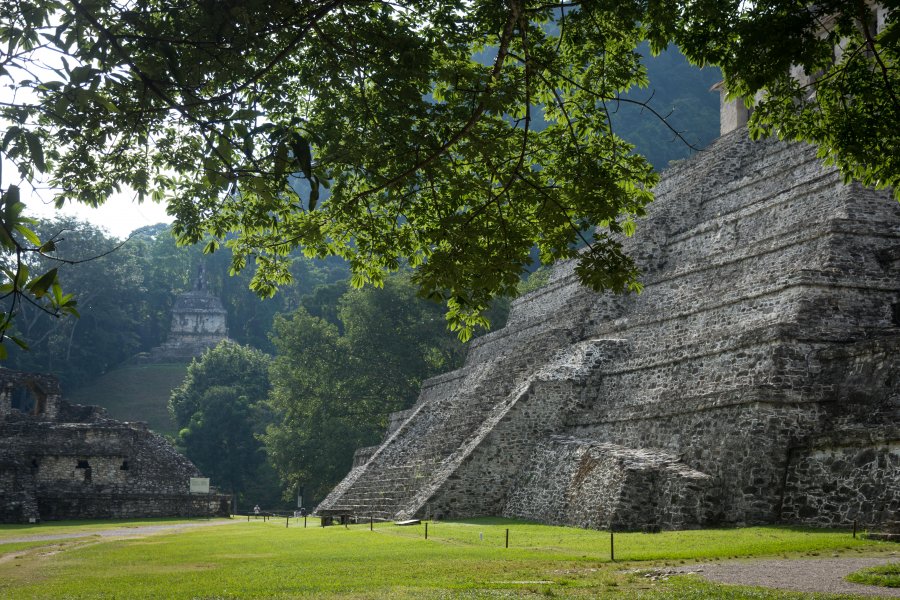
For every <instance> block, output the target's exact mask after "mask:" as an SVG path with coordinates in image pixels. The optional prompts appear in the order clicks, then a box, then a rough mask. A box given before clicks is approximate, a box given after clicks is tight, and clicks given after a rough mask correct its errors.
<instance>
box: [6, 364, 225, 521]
mask: <svg viewBox="0 0 900 600" xmlns="http://www.w3.org/2000/svg"><path fill="white" fill-rule="evenodd" d="M191 477H200V473H199V471H198V470H197V468H196V467H195V466H194V465H193V464H192V463H191V462H190V461H189V460H188V459H186V458H185V457H183V456H181V455H180V454H178V453H177V452H176V451H175V449H174V448H173V447H172V446H171V445H170V444H169V443H168V442H167V441H166V440H165V439H163V438H162V437H160V436H159V435H157V434H155V433H153V432H151V431H149V430H148V429H147V428H146V426H144V425H142V424H139V423H123V422H121V421H115V420H112V419H108V418H106V416H105V411H104V410H103V409H102V408H99V407H96V406H81V405H75V404H69V403H68V402H66V401H65V400H63V399H62V398H61V395H60V389H59V384H58V382H57V381H56V380H55V379H54V378H52V377H49V376H42V375H34V374H27V373H18V372H15V371H9V370H7V369H0V523H21V522H28V521H32V520H34V521H37V520H57V519H83V518H110V517H111V518H137V517H162V516H211V515H224V516H227V515H228V497H227V496H222V495H220V494H218V493H216V492H215V491H213V492H212V493H210V494H202V495H197V494H195V495H192V494H190V493H189V492H190V478H191Z"/></svg>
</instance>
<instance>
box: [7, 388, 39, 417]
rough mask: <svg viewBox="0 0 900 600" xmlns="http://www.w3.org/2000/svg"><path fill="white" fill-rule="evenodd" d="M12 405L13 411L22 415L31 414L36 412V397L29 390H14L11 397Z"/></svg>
mask: <svg viewBox="0 0 900 600" xmlns="http://www.w3.org/2000/svg"><path fill="white" fill-rule="evenodd" d="M10 405H11V406H12V408H13V410H17V411H19V412H22V413H30V412H32V411H33V410H34V396H33V395H32V394H31V390H29V389H28V388H22V387H17V388H13V390H12V394H11V395H10Z"/></svg>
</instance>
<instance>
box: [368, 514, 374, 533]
mask: <svg viewBox="0 0 900 600" xmlns="http://www.w3.org/2000/svg"><path fill="white" fill-rule="evenodd" d="M369 531H375V517H373V516H372V515H369Z"/></svg>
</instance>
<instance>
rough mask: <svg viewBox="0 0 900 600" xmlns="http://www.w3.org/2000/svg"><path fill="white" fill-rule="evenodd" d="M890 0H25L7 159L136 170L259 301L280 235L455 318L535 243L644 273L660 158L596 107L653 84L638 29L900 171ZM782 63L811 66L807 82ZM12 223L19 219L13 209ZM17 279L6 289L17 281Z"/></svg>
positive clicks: (607, 280) (842, 147)
mask: <svg viewBox="0 0 900 600" xmlns="http://www.w3.org/2000/svg"><path fill="white" fill-rule="evenodd" d="M896 4H897V1H896V0H892V1H890V2H885V3H884V5H885V6H887V7H889V8H892V9H893V8H896ZM897 12H898V11H896V10H895V11H894V12H892V13H889V14H887V16H886V17H885V16H884V15H883V14H882V16H881V18H880V17H879V13H878V12H877V11H876V10H875V9H873V8H872V5H870V4H869V3H867V2H865V1H864V0H843V1H842V0H829V1H827V2H815V3H813V2H809V1H804V0H760V1H756V2H746V1H744V0H652V1H651V0H624V1H623V0H615V1H613V0H596V1H585V2H559V3H545V2H539V1H537V0H505V1H503V2H496V1H489V0H466V1H464V0H416V1H415V2H407V1H400V2H378V1H364V0H356V1H345V0H309V1H303V2H298V1H297V0H274V1H269V0H266V1H261V0H249V1H245V2H196V1H191V0H179V1H175V0H129V1H128V2H125V1H124V0H70V1H62V0H32V1H24V0H15V1H11V2H4V3H3V4H2V7H0V47H2V48H6V49H7V50H6V51H5V54H3V55H2V59H0V60H2V62H0V78H2V79H4V80H6V81H7V82H9V83H10V84H11V86H12V87H13V88H14V89H15V90H16V96H15V99H14V101H12V102H10V103H8V104H5V105H3V107H2V109H0V110H2V120H3V123H4V125H3V127H4V132H3V135H2V143H0V152H2V153H3V156H4V157H5V158H7V159H9V160H11V161H13V162H14V163H15V164H16V166H17V168H18V171H19V177H20V178H21V179H22V180H23V181H29V182H30V181H34V180H35V177H36V176H37V175H38V174H39V173H41V172H43V173H45V177H46V179H47V182H48V183H49V184H51V185H52V186H55V187H56V188H57V189H58V190H59V193H58V195H57V196H56V201H57V202H58V203H60V204H61V203H64V202H66V201H69V200H71V201H77V202H84V203H88V204H100V203H102V202H103V201H104V200H105V199H106V198H107V197H108V196H109V195H110V194H112V193H114V192H117V191H119V190H121V189H124V188H130V189H133V190H135V191H136V192H137V194H138V195H139V196H140V197H141V198H150V199H152V200H156V201H165V202H167V203H168V207H169V211H170V212H171V214H173V215H175V217H176V219H177V220H176V224H175V230H176V232H177V234H178V236H179V239H180V240H181V241H182V242H183V243H195V242H198V241H201V240H204V239H207V236H211V238H212V239H211V241H208V242H207V246H206V250H207V251H210V252H212V251H214V250H215V249H216V248H217V247H218V245H219V244H220V243H221V241H222V240H224V239H226V236H229V234H233V236H231V237H228V238H227V240H228V241H227V242H225V243H227V244H228V245H229V246H231V248H232V250H233V261H232V268H233V270H234V271H240V270H242V269H243V268H245V267H246V266H247V265H248V264H249V263H251V262H254V263H255V267H256V271H255V274H254V277H253V279H252V282H251V286H252V288H253V289H255V290H256V291H257V292H258V293H260V294H261V295H264V296H265V295H271V294H272V293H274V291H275V289H276V287H277V286H278V285H281V284H283V283H285V282H286V281H288V280H289V278H290V271H289V260H288V259H287V256H288V254H289V253H290V252H291V250H293V249H296V248H301V249H302V250H303V251H304V252H306V253H307V254H308V255H310V256H320V257H321V256H328V255H337V256H341V257H343V258H345V259H346V260H347V261H348V262H349V263H350V266H351V269H352V272H353V283H354V284H355V285H362V284H364V283H367V282H368V283H374V284H375V285H381V284H382V283H383V279H384V273H385V272H389V271H394V270H397V269H398V268H400V267H401V266H402V265H404V264H409V265H412V266H413V267H416V269H417V270H416V275H415V282H416V284H417V285H418V286H419V289H420V293H421V294H422V295H424V296H427V297H431V298H435V299H440V300H443V301H445V302H446V304H447V306H448V309H449V311H448V316H449V319H450V324H451V326H452V327H453V328H455V329H457V330H459V331H460V332H461V335H462V337H467V336H468V335H470V334H471V331H472V328H473V327H474V326H477V325H480V324H483V323H484V320H483V317H482V316H481V313H482V312H483V310H484V309H485V308H486V307H487V306H488V303H489V300H490V299H491V298H492V297H493V296H495V295H498V294H510V295H513V294H515V290H516V286H517V284H518V281H519V275H520V273H521V272H522V270H523V268H524V267H526V266H527V265H528V263H529V261H530V258H529V250H530V249H531V248H532V247H533V246H535V245H537V247H538V248H539V250H540V257H541V260H542V261H544V262H551V261H553V260H559V259H564V258H573V257H577V259H578V267H577V273H578V275H579V276H580V278H581V279H582V281H583V282H584V283H586V284H587V285H589V286H590V287H592V288H594V289H598V290H600V289H610V290H614V291H623V290H637V289H639V288H640V284H639V282H638V271H637V269H636V268H635V265H634V263H633V262H632V260H631V259H630V258H629V257H628V256H626V255H625V254H624V253H623V252H622V247H621V234H628V233H630V232H631V231H633V229H634V222H633V219H634V218H635V217H637V216H640V215H641V214H642V213H643V211H644V207H645V205H646V204H647V202H649V201H650V199H651V193H650V189H651V187H652V185H653V184H654V182H655V181H656V176H655V175H654V173H653V171H652V169H651V168H650V165H649V164H648V163H647V162H646V161H645V160H644V159H643V158H642V157H640V156H637V155H635V154H632V152H631V146H630V145H629V144H628V143H626V142H625V141H623V140H622V139H620V138H619V137H617V136H616V135H615V132H614V131H613V130H612V128H611V127H610V122H609V115H610V111H612V110H614V109H615V107H616V106H617V103H619V102H625V101H629V100H627V99H622V98H620V93H621V92H622V91H624V90H627V89H628V88H630V87H632V86H634V85H642V84H645V83H646V79H645V70H644V67H643V66H642V64H641V57H640V55H639V54H638V53H637V52H636V51H635V49H636V48H637V46H638V45H639V43H641V41H642V40H649V41H650V43H651V47H652V48H653V49H654V50H656V51H659V50H661V49H662V48H664V47H665V46H666V45H667V44H668V43H670V42H675V43H677V44H679V45H680V47H681V48H682V49H683V50H684V52H685V53H686V54H687V56H688V57H689V58H691V59H692V60H693V61H695V62H697V63H700V64H715V65H719V66H721V67H722V68H723V71H724V74H725V77H726V83H727V84H728V86H729V89H731V90H732V92H733V93H735V94H738V95H742V96H743V95H746V96H754V95H757V93H759V94H758V95H759V96H760V98H761V103H760V106H759V108H758V109H757V111H756V113H755V115H754V121H753V124H752V127H753V131H754V133H755V134H757V135H763V134H766V133H770V132H775V133H778V134H779V135H783V136H786V137H791V138H797V139H806V140H809V141H813V142H816V143H818V144H820V145H821V146H820V147H821V153H822V154H823V156H826V157H827V158H828V159H829V160H830V161H832V162H834V163H835V164H837V165H838V166H839V167H840V168H841V170H842V171H843V173H844V174H845V175H846V176H847V177H848V178H853V179H860V180H862V181H864V182H866V183H873V184H876V185H885V186H886V185H895V184H896V183H897V182H898V181H897V180H898V177H900V170H898V165H897V158H896V155H895V153H893V152H892V149H893V148H895V147H896V146H897V144H896V142H898V141H900V140H898V139H897V136H898V135H900V134H898V132H897V128H896V127H894V124H896V123H897V122H898V118H897V117H898V116H900V114H898V104H897V100H896V92H895V90H896V87H897V86H896V78H897V77H898V75H897V73H898V71H897V68H896V61H897V49H898V36H900V30H898V28H897V27H896V14H897ZM879 18H880V20H881V21H884V23H882V24H881V28H880V29H879ZM837 42H840V43H841V44H843V47H844V48H845V50H844V52H843V54H842V55H841V56H840V57H837V56H836V55H835V52H834V47H835V43H837ZM48 56H49V57H50V58H47V57H48ZM479 57H481V58H484V57H489V59H485V60H481V61H479V60H476V58H479ZM792 65H797V66H799V67H802V68H805V69H806V72H808V73H811V74H814V75H815V76H816V77H817V79H816V81H815V82H814V83H806V84H801V83H797V82H796V80H794V79H791V78H790V77H789V76H788V72H789V69H790V68H791V66H792ZM537 115H539V116H540V117H541V119H542V121H543V122H545V123H546V124H547V127H546V128H545V129H543V130H541V131H536V130H535V129H534V128H533V127H532V126H531V125H532V121H533V120H534V119H535V117H536V116H537ZM648 118H654V117H653V116H652V112H650V111H648ZM9 190H10V191H8V192H5V194H6V196H5V197H9V198H12V195H11V194H12V193H13V191H12V190H13V187H9ZM3 218H4V219H5V220H4V221H3V224H4V225H5V227H6V229H7V230H8V231H12V229H11V228H10V227H11V226H15V224H16V223H18V221H17V218H16V217H9V216H8V215H7V216H5V217H3ZM595 226H599V228H598V229H597V230H596V231H595V230H594V228H595ZM26 241H27V240H26ZM28 243H29V244H31V246H29V247H32V249H39V248H40V245H39V244H38V243H37V241H34V240H31V241H30V242H28ZM579 246H583V248H582V249H581V250H577V248H578V247H579ZM4 249H5V252H6V253H7V255H10V254H11V253H13V250H14V248H11V247H9V246H4ZM14 275H15V276H16V277H18V275H16V274H15V273H13V271H7V273H6V276H7V278H9V279H10V280H12V281H13V286H14V288H13V289H12V290H9V293H13V294H14V295H15V294H17V293H23V294H26V295H27V294H28V292H29V289H30V288H29V287H28V286H29V285H31V284H30V283H29V282H28V281H27V280H21V283H19V281H20V279H12V277H13V276H14ZM41 281H43V280H41ZM16 286H17V287H16ZM37 288H38V291H41V290H43V289H44V286H43V283H41V285H37ZM60 298H64V296H60ZM0 334H2V332H0Z"/></svg>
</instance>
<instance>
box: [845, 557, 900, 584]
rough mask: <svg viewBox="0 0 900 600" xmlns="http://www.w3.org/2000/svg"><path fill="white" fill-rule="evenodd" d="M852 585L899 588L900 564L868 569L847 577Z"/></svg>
mask: <svg viewBox="0 0 900 600" xmlns="http://www.w3.org/2000/svg"><path fill="white" fill-rule="evenodd" d="M847 580H848V581H852V582H853V583H865V584H867V585H880V586H883V587H892V588H900V563H895V564H890V565H881V566H878V567H869V568H868V569H862V570H861V571H857V572H856V573H852V574H851V575H850V576H849V577H847Z"/></svg>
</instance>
